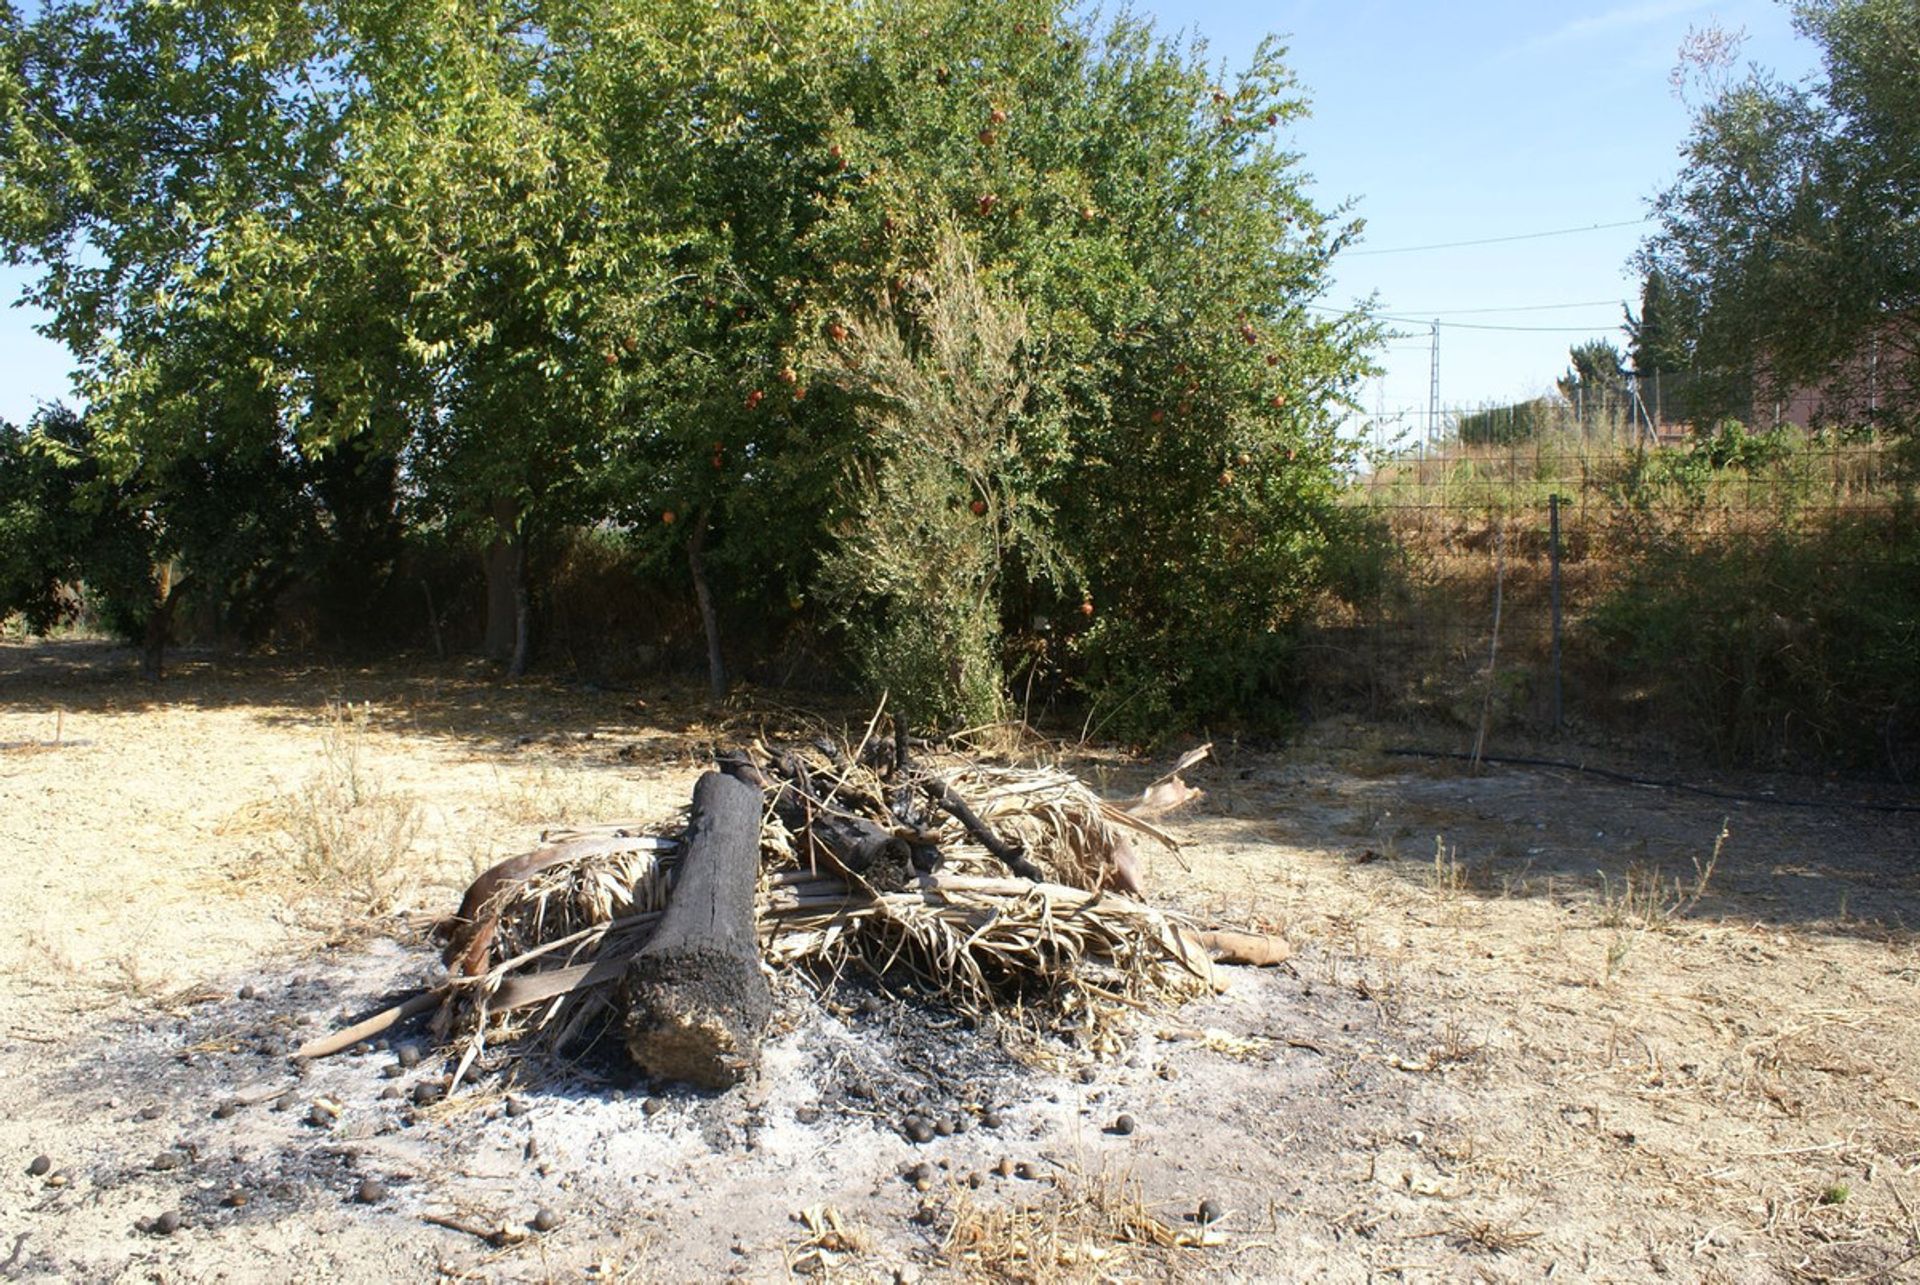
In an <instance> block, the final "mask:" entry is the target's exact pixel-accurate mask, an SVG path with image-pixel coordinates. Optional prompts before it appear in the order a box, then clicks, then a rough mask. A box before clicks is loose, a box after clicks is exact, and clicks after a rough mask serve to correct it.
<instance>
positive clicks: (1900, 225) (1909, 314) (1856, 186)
mask: <svg viewBox="0 0 1920 1285" xmlns="http://www.w3.org/2000/svg"><path fill="white" fill-rule="evenodd" d="M1794 12H1795V21H1796V25H1797V26H1798V27H1799V29H1800V30H1801V32H1802V33H1803V34H1804V35H1806V36H1808V37H1809V38H1811V39H1812V40H1814V41H1815V42H1816V43H1817V44H1818V45H1819V46H1820V51H1821V56H1822V61H1823V74H1822V75H1821V76H1819V77H1818V78H1816V79H1814V80H1812V81H1811V82H1809V83H1806V84H1796V85H1789V84H1783V83H1781V82H1779V81H1777V80H1775V79H1773V78H1771V77H1769V76H1767V75H1765V74H1764V73H1760V72H1755V73H1754V74H1753V75H1751V76H1750V77H1748V78H1747V79H1746V80H1744V81H1741V82H1739V83H1737V84H1732V85H1727V86H1725V87H1723V88H1720V89H1719V90H1718V92H1716V93H1714V94H1713V95H1712V97H1711V98H1710V99H1709V100H1708V101H1707V102H1706V103H1705V105H1704V106H1702V107H1701V108H1700V109H1699V110H1698V111H1697V112H1696V114H1695V119H1694V129H1693V135H1692V138H1691V139H1690V141H1689V143H1688V146H1687V149H1686V153H1685V155H1686V163H1685V167H1684V169H1683V171H1682V173H1681V175H1680V178H1679V179H1678V181H1677V182H1676V183H1675V184H1674V186H1673V187H1672V188H1670V189H1669V190H1668V191H1667V192H1666V193H1665V194H1664V195H1663V196H1662V197H1661V198H1660V201H1659V206H1658V211H1659V216H1660V220H1661V228H1660V230H1659V232H1658V233H1657V234H1656V235H1655V236H1654V237H1653V238H1652V239H1651V240H1649V241H1648V243H1647V244H1646V245H1645V246H1644V247H1643V248H1642V251H1641V253H1640V256H1639V257H1640V264H1641V267H1642V269H1643V270H1644V272H1645V273H1646V280H1647V292H1648V294H1647V297H1646V298H1644V299H1643V319H1642V320H1643V324H1645V323H1646V321H1647V320H1648V319H1649V316H1650V315H1652V316H1653V317H1654V319H1655V320H1657V322H1658V327H1657V334H1655V335H1650V336H1649V340H1651V341H1655V342H1654V346H1655V347H1656V348H1657V350H1658V351H1657V352H1650V353H1646V354H1644V355H1645V356H1646V358H1647V360H1650V361H1653V362H1656V363H1658V368H1662V369H1673V368H1674V367H1675V364H1677V363H1679V362H1681V361H1682V360H1683V361H1684V364H1685V365H1687V366H1688V367H1689V368H1690V369H1691V370H1692V371H1693V372H1695V374H1696V375H1697V376H1698V378H1697V379H1696V380H1694V381H1693V382H1692V383H1690V385H1689V393H1688V395H1689V397H1690V399H1691V400H1692V402H1693V403H1694V407H1693V410H1694V412H1695V413H1696V414H1700V415H1704V416H1709V417H1710V416H1715V415H1734V416H1747V415H1749V414H1751V411H1752V408H1753V405H1754V403H1755V401H1756V400H1757V399H1758V398H1760V397H1763V396H1769V395H1775V394H1777V393H1778V392H1779V391H1781V390H1784V389H1790V388H1794V387H1810V388H1820V389H1822V390H1823V392H1824V393H1825V394H1826V395H1827V400H1828V404H1829V406H1830V407H1840V408H1844V409H1848V410H1853V411H1857V412H1858V413H1859V414H1861V415H1862V416H1864V415H1865V414H1867V413H1868V412H1869V411H1870V410H1871V412H1872V413H1874V414H1875V415H1877V416H1878V417H1880V418H1882V419H1885V420H1886V421H1888V422H1890V423H1907V424H1910V423H1911V421H1912V418H1913V416H1914V415H1915V414H1916V413H1920V405H1916V402H1915V396H1914V390H1916V389H1920V339H1916V335H1915V332H1914V316H1915V308H1916V305H1917V304H1920V170H1916V169H1915V167H1914V165H1913V157H1914V156H1915V155H1916V154H1917V153H1920V92H1917V91H1916V90H1915V85H1916V83H1920V77H1916V75H1915V66H1916V50H1920V9H1916V7H1915V6H1914V5H1913V4H1911V3H1909V2H1908V0H1802V3H1799V4H1797V5H1796V6H1795V10H1794ZM1656 287H1657V294H1658V305H1659V306H1658V309H1657V314H1656V313H1655V311H1654V295H1655V293H1656ZM1639 360H1640V357H1638V356H1637V357H1636V363H1638V362H1639ZM1870 393H1871V396H1870V395H1869V394H1870ZM1870 403H1871V405H1870Z"/></svg>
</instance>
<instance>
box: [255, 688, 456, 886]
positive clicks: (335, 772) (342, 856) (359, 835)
mask: <svg viewBox="0 0 1920 1285" xmlns="http://www.w3.org/2000/svg"><path fill="white" fill-rule="evenodd" d="M370 717H371V710H370V709H369V708H368V707H366V706H359V707H356V706H353V705H345V706H342V705H334V706H331V707H330V708H329V710H328V715H327V723H326V727H325V729H324V730H323V731H322V733H321V738H320V764H319V766H318V767H317V768H316V769H315V770H314V772H313V773H312V775H310V776H309V777H308V778H307V780H306V782H305V783H304V784H302V785H301V786H300V787H299V788H297V789H295V790H293V791H292V792H291V793H285V794H282V795H280V796H279V798H278V799H277V801H276V806H277V811H278V815H279V824H280V830H281V833H282V835H283V836H284V838H285V842H286V844H287V848H288V852H289V855H290V856H291V858H292V860H293V867H294V872H295V873H296V874H297V875H298V876H299V877H300V879H301V881H302V882H304V883H306V884H308V885H310V886H313V887H315V888H318V889H320V890H321V891H323V892H325V893H328V894H331V895H336V896H342V897H346V898H348V899H350V900H352V901H354V902H355V903H357V904H358V905H359V906H360V907H361V908H362V909H363V910H365V911H366V912H367V913H369V914H378V913H380V912H382V911H385V910H387V909H389V908H390V907H391V905H392V903H393V895H394V892H395V890H396V886H397V883H398V879H397V871H398V867H399V866H400V864H401V863H402V861H403V860H404V859H405V857H406V856H407V854H408V852H409V851H410V850H411V849H412V847H413V844H414V841H415V840H416V839H417V838H418V837H419V834H420V826H421V810H420V805H419V803H418V802H417V801H416V800H414V799H413V798H412V797H411V796H410V795H407V794H404V793H401V792H399V791H394V790H390V789H389V788H388V787H387V786H386V785H385V784H383V783H382V782H381V780H380V778H379V777H378V775H377V774H376V773H374V772H373V771H372V769H371V768H370V767H369V765H368V763H367V761H366V739H367V725H368V722H369V719H370Z"/></svg>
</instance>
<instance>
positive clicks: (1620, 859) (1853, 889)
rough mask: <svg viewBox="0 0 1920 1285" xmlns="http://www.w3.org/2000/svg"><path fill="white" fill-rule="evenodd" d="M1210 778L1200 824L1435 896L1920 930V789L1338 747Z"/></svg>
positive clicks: (1228, 837) (1894, 933)
mask: <svg viewBox="0 0 1920 1285" xmlns="http://www.w3.org/2000/svg"><path fill="white" fill-rule="evenodd" d="M1612 766H1614V768H1615V770H1621V771H1625V770H1628V769H1630V768H1631V766H1632V765H1631V764H1629V763H1621V764H1617V765H1612ZM1198 783H1199V784H1201V785H1203V786H1206V787H1209V788H1210V791H1211V792H1212V794H1213V795H1214V797H1213V799H1212V801H1211V807H1210V815H1208V816H1206V817H1204V818H1202V817H1196V818H1194V827H1193V828H1195V829H1197V830H1198V831H1199V832H1200V833H1202V834H1207V835H1210V836H1213V837H1214V838H1216V839H1217V840H1218V841H1225V842H1239V843H1246V842H1259V841H1265V842H1280V843H1285V844H1289V845H1296V846H1299V847H1304V848H1310V849H1318V850H1320V851H1323V852H1325V853H1326V854H1327V855H1329V856H1331V857H1334V858H1336V859H1338V860H1341V861H1344V862H1349V863H1352V864H1354V865H1358V866H1366V867H1369V868H1370V869H1373V870H1377V871H1380V872H1382V873H1383V874H1384V875H1385V876H1387V877H1390V878H1393V879H1395V880H1397V881H1399V882H1401V883H1403V884H1406V885H1410V886H1416V887H1423V888H1426V889H1429V890H1445V891H1446V892H1449V893H1457V894H1459V895H1463V896H1471V897H1479V898H1487V899H1498V898H1537V897H1545V898H1551V899H1559V900H1565V901H1568V902H1569V903H1570V904H1571V903H1576V902H1585V903H1588V904H1589V905H1590V906H1591V907H1592V908H1594V909H1595V910H1597V911H1598V912H1599V913H1602V914H1614V915H1618V916H1620V917H1622V918H1624V919H1627V920H1635V919H1641V920H1644V919H1646V918H1648V917H1653V918H1656V919H1663V918H1669V917H1670V918H1674V919H1679V918H1686V919H1690V920H1692V921H1695V922H1700V921H1719V922H1723V923H1729V924H1740V925H1749V924H1755V923H1758V924H1765V925H1774V926H1780V927H1789V926H1790V927H1794V928H1800V929H1805V930H1809V931H1815V932H1822V933H1834V934H1845V935H1853V936H1860V937H1866V938H1872V939H1875V940H1892V941H1912V940H1915V939H1916V930H1920V810H1900V809H1909V808H1913V807H1914V806H1915V804H1914V800H1913V799H1912V797H1911V795H1906V794H1902V795H1898V796H1896V794H1895V793H1894V792H1891V791H1884V790H1882V791H1875V790H1872V789H1870V788H1868V787H1865V786H1860V787H1855V786H1852V785H1847V784H1836V783H1834V782H1823V781H1817V780H1808V779H1804V778H1792V777H1779V776H1766V777H1760V776H1750V777H1742V776H1737V775H1727V774H1716V775H1714V776H1713V777H1712V779H1711V781H1709V780H1708V779H1707V778H1706V777H1705V775H1704V774H1702V775H1696V776H1694V777H1692V778H1691V780H1690V782H1689V783H1692V784H1699V785H1710V786H1711V788H1713V789H1715V790H1716V791H1719V792H1722V793H1725V794H1730V795H1742V796H1744V797H1740V798H1712V797H1703V796H1702V795H1699V794H1694V793H1688V792H1686V791H1683V790H1679V789H1674V788H1670V787H1664V788H1663V787H1654V786H1642V785H1632V784H1627V783H1624V782H1621V781H1617V780H1609V779H1606V778H1604V777H1601V776H1597V775H1594V774H1592V773H1588V772H1583V771H1578V770H1565V769H1559V768H1539V767H1502V766H1492V767H1484V768H1483V769H1482V770H1481V771H1480V772H1478V773H1474V772H1472V771H1470V770H1468V767H1467V765H1466V764H1460V763H1454V762H1449V761H1447V760H1443V759H1433V760H1419V759H1383V758H1382V757H1381V756H1379V755H1377V754H1370V755H1361V756H1355V755H1348V756H1344V757H1343V756H1341V755H1337V754H1335V755H1328V754H1325V753H1324V752H1321V753H1316V754H1314V755H1313V757H1312V758H1311V759H1309V760H1308V761H1305V762H1301V761H1294V762H1288V761H1286V760H1283V759H1280V758H1266V759H1260V758H1255V759H1252V760H1250V761H1249V762H1248V763H1245V764H1239V765H1233V764H1227V765H1219V766H1216V767H1214V768H1213V769H1211V770H1209V771H1207V772H1205V773H1203V774H1202V775H1201V777H1200V778H1199V781H1198ZM1861 796H1864V798H1862V797H1861ZM1785 799H1798V800H1818V801H1821V802H1820V805H1819V806H1793V805H1789V804H1786V803H1783V802H1780V801H1779V800H1785ZM1849 799H1852V800H1855V801H1857V802H1869V803H1872V804H1874V805H1876V807H1877V808H1878V809H1881V810H1874V809H1871V808H1863V807H1858V806H1849V805H1848V803H1847V801H1848V800H1849ZM1827 800H1830V801H1831V802H1830V803H1829V802H1827ZM1723 828H1724V830H1725V834H1726V837H1725V839H1724V841H1723V840H1722V839H1721V834H1722V830H1723ZM1716 848H1717V855H1716Z"/></svg>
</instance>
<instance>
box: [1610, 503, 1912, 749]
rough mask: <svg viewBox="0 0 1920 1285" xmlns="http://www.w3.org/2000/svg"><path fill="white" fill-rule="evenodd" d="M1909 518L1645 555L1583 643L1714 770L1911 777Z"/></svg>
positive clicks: (1707, 542) (1671, 546)
mask: <svg viewBox="0 0 1920 1285" xmlns="http://www.w3.org/2000/svg"><path fill="white" fill-rule="evenodd" d="M1913 516H1914V515H1913V514H1912V513H1911V512H1908V513H1900V514H1876V515H1873V516H1871V517H1846V518H1841V519H1838V520H1836V521H1834V522H1833V523H1832V524H1831V525H1830V526H1828V527H1826V528H1824V529H1821V530H1818V531H1815V532H1803V531H1795V530H1792V529H1787V528H1781V529H1774V530H1769V531H1764V532H1760V533H1745V532H1743V533H1738V534H1729V535H1725V536H1718V537H1713V538H1707V539H1702V540H1697V541H1689V542H1686V543H1684V544H1678V543H1668V544H1666V545H1664V547H1662V546H1652V545H1650V546H1649V547H1646V548H1645V549H1644V550H1643V556H1642V557H1641V558H1639V559H1637V560H1636V561H1634V562H1633V563H1631V564H1630V565H1629V567H1628V569H1627V574H1626V575H1625V577H1624V578H1623V579H1622V580H1621V582H1620V583H1618V584H1617V585H1615V586H1614V587H1612V588H1611V589H1610V590H1609V592H1608V594H1607V596H1606V599H1605V600H1604V601H1603V602H1602V603H1601V604H1600V605H1599V606H1598V607H1597V608H1596V609H1595V610H1594V612H1593V613H1592V616H1591V617H1590V619H1589V621H1588V623H1587V626H1586V633H1585V637H1584V639H1583V642H1584V644H1585V645H1586V646H1587V647H1588V648H1589V649H1590V651H1591V653H1592V654H1593V655H1594V656H1596V657H1598V658H1602V659H1603V660H1604V663H1605V664H1606V665H1607V666H1608V667H1610V668H1611V669H1613V670H1614V671H1616V672H1617V674H1618V675H1619V676H1620V678H1621V679H1622V680H1626V679H1629V678H1630V679H1631V680H1632V682H1633V683H1634V684H1635V685H1636V686H1639V687H1641V688H1642V689H1643V690H1647V691H1648V692H1650V698H1651V700H1652V702H1653V704H1654V707H1655V708H1656V709H1658V710H1659V712H1660V713H1661V715H1663V716H1664V718H1666V719H1668V720H1671V721H1674V722H1676V723H1678V724H1681V725H1684V726H1686V727H1688V728H1690V729H1691V730H1692V732H1693V734H1694V736H1695V737H1697V738H1699V739H1700V740H1702V741H1704V742H1705V744H1706V745H1707V746H1708V747H1709V748H1710V749H1711V750H1712V751H1713V752H1714V753H1715V754H1716V755H1718V756H1719V757H1720V758H1722V759H1723V760H1725V761H1729V762H1744V763H1762V764H1778V763H1780V762H1781V761H1782V759H1783V758H1788V756H1791V758H1788V761H1793V760H1802V761H1807V762H1817V763H1820V764H1823V765H1827V766H1846V767H1849V768H1854V769H1866V770H1892V771H1894V772H1896V773H1900V772H1904V771H1910V770H1911V769H1912V767H1913V766H1914V760H1915V757H1916V754H1917V753H1920V725H1916V724H1915V721H1914V717H1915V716H1914V711H1915V710H1920V537H1916V534H1915V531H1916V527H1915V525H1914V522H1913Z"/></svg>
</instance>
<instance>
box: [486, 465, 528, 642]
mask: <svg viewBox="0 0 1920 1285" xmlns="http://www.w3.org/2000/svg"><path fill="white" fill-rule="evenodd" d="M491 512H492V517H493V532H494V534H493V539H492V540H491V541H490V542H489V543H488V545H487V551H486V555H485V559H484V561H485V563H486V569H487V637H486V643H485V651H486V655H487V659H488V660H493V661H498V662H500V663H501V664H509V663H511V662H512V660H513V658H514V652H515V651H516V650H517V643H518V640H519V635H520V595H521V592H522V583H521V582H522V578H523V577H524V575H525V573H526V543H525V540H524V538H523V537H522V535H521V532H520V510H519V506H518V505H516V504H515V503H514V502H513V501H512V500H495V501H494V502H493V506H492V510H491Z"/></svg>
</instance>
